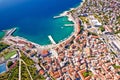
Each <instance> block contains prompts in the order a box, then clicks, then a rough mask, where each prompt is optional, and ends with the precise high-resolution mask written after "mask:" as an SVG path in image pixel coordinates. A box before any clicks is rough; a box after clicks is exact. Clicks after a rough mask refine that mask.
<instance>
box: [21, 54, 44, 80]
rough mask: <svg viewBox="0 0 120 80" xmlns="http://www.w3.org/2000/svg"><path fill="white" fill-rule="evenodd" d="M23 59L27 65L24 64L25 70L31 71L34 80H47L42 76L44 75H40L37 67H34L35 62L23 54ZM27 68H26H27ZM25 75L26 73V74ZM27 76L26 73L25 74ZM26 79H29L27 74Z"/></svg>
mask: <svg viewBox="0 0 120 80" xmlns="http://www.w3.org/2000/svg"><path fill="white" fill-rule="evenodd" d="M21 59H22V60H23V61H24V62H25V63H26V65H25V64H23V65H24V66H23V67H24V68H26V67H27V68H28V70H29V71H30V74H31V76H32V78H33V80H45V78H44V77H43V76H42V75H39V74H38V72H37V69H36V67H35V66H34V64H35V63H34V61H33V60H32V59H30V58H29V57H26V56H25V55H24V53H22V52H21ZM25 66H26V67H25ZM24 73H25V72H24ZM25 74H26V73H25ZM23 76H24V77H25V76H26V77H27V74H26V75H23ZM23 80H25V78H23Z"/></svg>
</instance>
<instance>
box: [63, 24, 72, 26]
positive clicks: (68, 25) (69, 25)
mask: <svg viewBox="0 0 120 80" xmlns="http://www.w3.org/2000/svg"><path fill="white" fill-rule="evenodd" d="M64 26H74V24H65V25H64Z"/></svg>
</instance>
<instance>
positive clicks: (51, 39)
mask: <svg viewBox="0 0 120 80" xmlns="http://www.w3.org/2000/svg"><path fill="white" fill-rule="evenodd" d="M48 38H49V39H50V41H51V43H52V44H56V42H55V41H54V40H53V38H52V36H51V35H48Z"/></svg>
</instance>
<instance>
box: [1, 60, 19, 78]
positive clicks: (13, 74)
mask: <svg viewBox="0 0 120 80" xmlns="http://www.w3.org/2000/svg"><path fill="white" fill-rule="evenodd" d="M18 73H19V68H18V62H17V65H16V66H15V67H14V68H12V69H11V70H10V71H8V72H5V73H3V74H0V80H18Z"/></svg>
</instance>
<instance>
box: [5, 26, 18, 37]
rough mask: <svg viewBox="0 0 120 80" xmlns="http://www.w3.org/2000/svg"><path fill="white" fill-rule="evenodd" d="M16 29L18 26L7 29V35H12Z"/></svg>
mask: <svg viewBox="0 0 120 80" xmlns="http://www.w3.org/2000/svg"><path fill="white" fill-rule="evenodd" d="M15 31H16V28H12V29H9V30H7V31H6V34H5V36H6V37H7V36H11V35H12V34H13V33H14V32H15Z"/></svg>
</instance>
